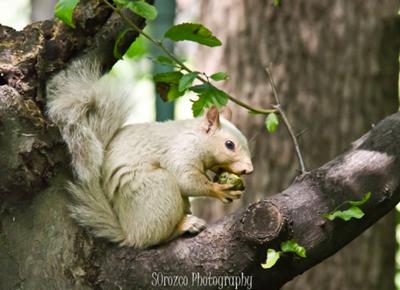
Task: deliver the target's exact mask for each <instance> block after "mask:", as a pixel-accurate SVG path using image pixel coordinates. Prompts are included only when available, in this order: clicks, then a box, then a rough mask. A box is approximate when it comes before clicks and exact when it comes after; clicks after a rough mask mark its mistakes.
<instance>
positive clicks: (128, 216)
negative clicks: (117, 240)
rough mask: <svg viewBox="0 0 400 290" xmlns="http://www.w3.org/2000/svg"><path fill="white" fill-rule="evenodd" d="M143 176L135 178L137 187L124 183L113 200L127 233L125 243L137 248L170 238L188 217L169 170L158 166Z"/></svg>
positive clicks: (159, 242) (133, 180)
mask: <svg viewBox="0 0 400 290" xmlns="http://www.w3.org/2000/svg"><path fill="white" fill-rule="evenodd" d="M139 176H140V175H139ZM142 176H143V178H136V179H134V178H132V183H133V182H135V186H134V187H133V186H129V184H127V185H125V186H123V185H121V187H120V188H121V190H120V193H119V194H118V195H116V198H115V200H114V207H115V212H117V213H118V217H119V220H120V223H121V226H122V228H123V229H124V232H125V233H126V240H125V242H123V245H128V246H134V247H136V248H146V247H149V246H154V245H157V244H161V243H162V242H165V241H167V240H169V237H170V236H171V235H172V233H173V232H174V230H175V229H176V226H177V224H179V222H180V221H181V220H182V218H183V217H184V216H185V201H184V199H183V198H182V195H181V193H180V189H179V187H178V184H177V183H176V181H175V178H174V177H173V176H172V175H171V174H170V173H169V172H168V171H167V170H165V169H163V168H156V169H152V170H149V171H146V172H145V173H144V174H143V175H142ZM133 188H134V190H132V189H133Z"/></svg>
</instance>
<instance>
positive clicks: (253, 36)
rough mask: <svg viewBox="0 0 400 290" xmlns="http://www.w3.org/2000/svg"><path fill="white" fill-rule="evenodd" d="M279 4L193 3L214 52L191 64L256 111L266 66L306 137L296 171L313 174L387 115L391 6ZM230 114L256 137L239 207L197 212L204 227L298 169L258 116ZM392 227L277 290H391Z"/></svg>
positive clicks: (393, 52)
mask: <svg viewBox="0 0 400 290" xmlns="http://www.w3.org/2000/svg"><path fill="white" fill-rule="evenodd" d="M282 2H283V6H282V7H280V8H277V7H274V6H273V4H272V3H273V1H262V0H259V1H245V0H235V1H212V0H207V1H202V2H201V3H202V10H201V17H200V19H201V20H200V22H202V23H204V24H205V25H206V26H207V27H209V28H210V29H211V30H212V31H213V32H214V33H215V34H216V35H217V36H218V37H219V38H220V39H221V40H222V42H223V44H224V46H223V47H222V48H212V49H209V48H205V49H202V50H201V52H200V54H198V59H199V60H200V61H199V64H201V65H200V69H202V70H206V71H207V72H209V73H212V72H215V71H219V70H226V71H227V72H228V73H229V75H230V80H229V81H227V82H226V83H225V85H224V87H225V88H226V89H227V90H228V91H230V92H232V93H233V95H236V96H237V97H239V98H246V99H247V100H248V101H249V102H251V103H252V104H254V105H259V106H263V107H270V104H272V103H273V98H272V95H271V89H270V87H269V83H268V81H267V78H266V75H265V73H264V66H266V65H268V64H270V63H272V71H273V75H274V78H275V80H276V83H277V85H278V90H279V94H280V95H281V99H282V102H283V103H284V106H285V109H286V110H287V112H288V115H289V118H290V120H291V121H292V123H293V124H294V127H295V129H296V130H297V132H301V131H302V130H306V132H305V133H304V134H303V135H302V136H301V147H302V149H303V152H304V155H305V157H306V160H305V161H306V164H307V165H308V167H309V168H315V167H316V166H319V165H320V164H322V163H323V162H326V161H327V160H329V159H330V158H332V157H333V156H334V155H336V154H338V153H339V152H341V151H343V149H344V148H345V146H346V144H347V143H348V142H350V141H351V139H352V136H354V134H361V133H362V132H364V131H365V130H367V129H368V128H370V127H371V125H372V124H374V123H376V122H377V121H378V120H379V119H381V118H382V117H383V116H385V115H387V114H389V113H391V112H394V111H396V109H397V107H398V104H397V97H396V96H397V92H398V90H397V86H398V83H397V79H398V62H397V59H398V46H399V30H398V27H399V24H398V21H397V20H396V19H397V16H396V13H397V10H398V6H399V2H398V1H395V0H385V1H374V0H370V1H361V0H360V1H342V0H335V1H331V0H324V1H321V0H311V1H310V0H303V1H282ZM235 109H236V108H235ZM235 113H236V118H235V120H236V123H237V124H238V125H239V127H240V128H241V129H243V130H244V131H245V132H246V133H247V135H248V136H249V137H252V136H254V135H255V134H257V137H256V138H255V143H254V144H253V148H254V151H253V154H254V156H256V158H255V159H254V162H255V173H254V174H253V175H252V176H251V178H250V179H249V182H248V189H249V190H248V192H249V193H248V194H247V195H246V196H245V198H244V199H243V200H242V203H239V202H237V203H236V204H235V203H233V204H232V205H231V206H229V207H223V206H222V205H221V204H219V203H216V202H208V203H207V206H204V207H201V209H200V211H201V213H202V215H203V216H206V217H208V219H209V220H215V219H216V217H219V216H221V215H222V214H223V213H224V212H227V211H232V210H235V209H236V208H238V207H241V206H243V205H245V204H248V203H249V202H251V201H255V200H259V199H262V198H264V197H265V193H266V192H267V193H274V192H276V191H278V190H281V189H282V188H284V187H286V186H287V185H288V184H290V183H291V182H292V180H293V178H294V176H295V175H296V174H297V172H296V170H297V169H298V168H299V165H298V162H297V160H296V157H295V155H294V150H293V146H292V143H291V141H290V139H289V137H288V134H287V132H286V129H285V128H284V126H283V125H281V126H280V129H279V131H278V133H276V134H273V135H271V134H267V133H266V131H265V129H264V126H263V121H264V120H263V118H262V117H254V116H250V115H248V114H247V112H245V111H244V110H242V109H237V110H236V112H235ZM250 192H251V193H253V194H250ZM394 228H395V218H394V214H391V215H389V216H387V217H386V218H385V219H384V220H382V221H381V222H380V223H379V224H378V225H376V226H375V227H374V228H373V229H371V230H370V231H368V232H366V233H365V234H364V235H363V236H362V237H360V238H358V239H357V241H355V242H354V243H352V244H351V245H349V246H348V247H346V249H344V250H343V251H342V252H341V253H339V254H337V255H335V256H334V257H332V258H330V259H328V260H327V261H325V262H324V263H322V264H321V265H320V266H318V267H316V268H315V269H313V270H312V271H308V272H307V273H306V274H304V275H302V276H301V277H299V278H298V279H296V280H295V281H293V282H292V283H290V284H288V286H287V288H286V289H302V290H304V289H318V288H320V287H321V285H323V287H324V289H327V290H328V289H332V290H333V289H335V290H336V289H394V284H393V276H394V269H395V267H394V251H395V239H394ZM371 253H373V254H371ZM354 261H357V264H355V262H354Z"/></svg>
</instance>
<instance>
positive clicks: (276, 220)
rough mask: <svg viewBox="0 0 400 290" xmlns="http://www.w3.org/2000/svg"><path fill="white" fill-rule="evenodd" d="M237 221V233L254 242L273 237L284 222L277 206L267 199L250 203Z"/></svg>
mask: <svg viewBox="0 0 400 290" xmlns="http://www.w3.org/2000/svg"><path fill="white" fill-rule="evenodd" d="M237 223H238V226H237V234H238V235H240V236H241V237H242V238H243V239H245V240H247V241H249V242H253V243H255V244H265V243H267V242H268V241H270V240H273V239H275V238H276V237H277V236H278V235H280V233H281V231H282V230H283V228H284V227H285V224H286V222H285V218H284V216H283V215H282V213H281V212H280V210H279V208H278V207H276V206H275V205H274V204H273V203H272V202H269V201H267V200H263V201H260V202H258V203H254V204H252V205H250V206H249V207H248V208H247V209H246V211H245V212H244V213H243V217H242V218H241V219H239V220H238V222H237Z"/></svg>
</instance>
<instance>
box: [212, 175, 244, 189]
mask: <svg viewBox="0 0 400 290" xmlns="http://www.w3.org/2000/svg"><path fill="white" fill-rule="evenodd" d="M216 178H217V182H218V183H220V184H232V185H233V188H232V189H234V190H244V189H245V187H244V182H243V180H242V179H241V178H240V176H238V175H236V174H233V173H229V172H226V171H225V172H222V173H221V174H219V175H218V176H217V177H216Z"/></svg>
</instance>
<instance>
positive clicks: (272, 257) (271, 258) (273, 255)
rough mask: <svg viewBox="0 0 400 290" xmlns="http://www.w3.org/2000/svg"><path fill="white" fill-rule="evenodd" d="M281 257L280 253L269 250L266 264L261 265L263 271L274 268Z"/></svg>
mask: <svg viewBox="0 0 400 290" xmlns="http://www.w3.org/2000/svg"><path fill="white" fill-rule="evenodd" d="M280 256H281V253H280V252H277V251H275V250H274V249H268V250H267V260H266V261H265V263H264V264H261V267H262V268H263V269H269V268H272V266H274V265H275V264H276V262H277V261H278V260H279V258H280Z"/></svg>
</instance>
